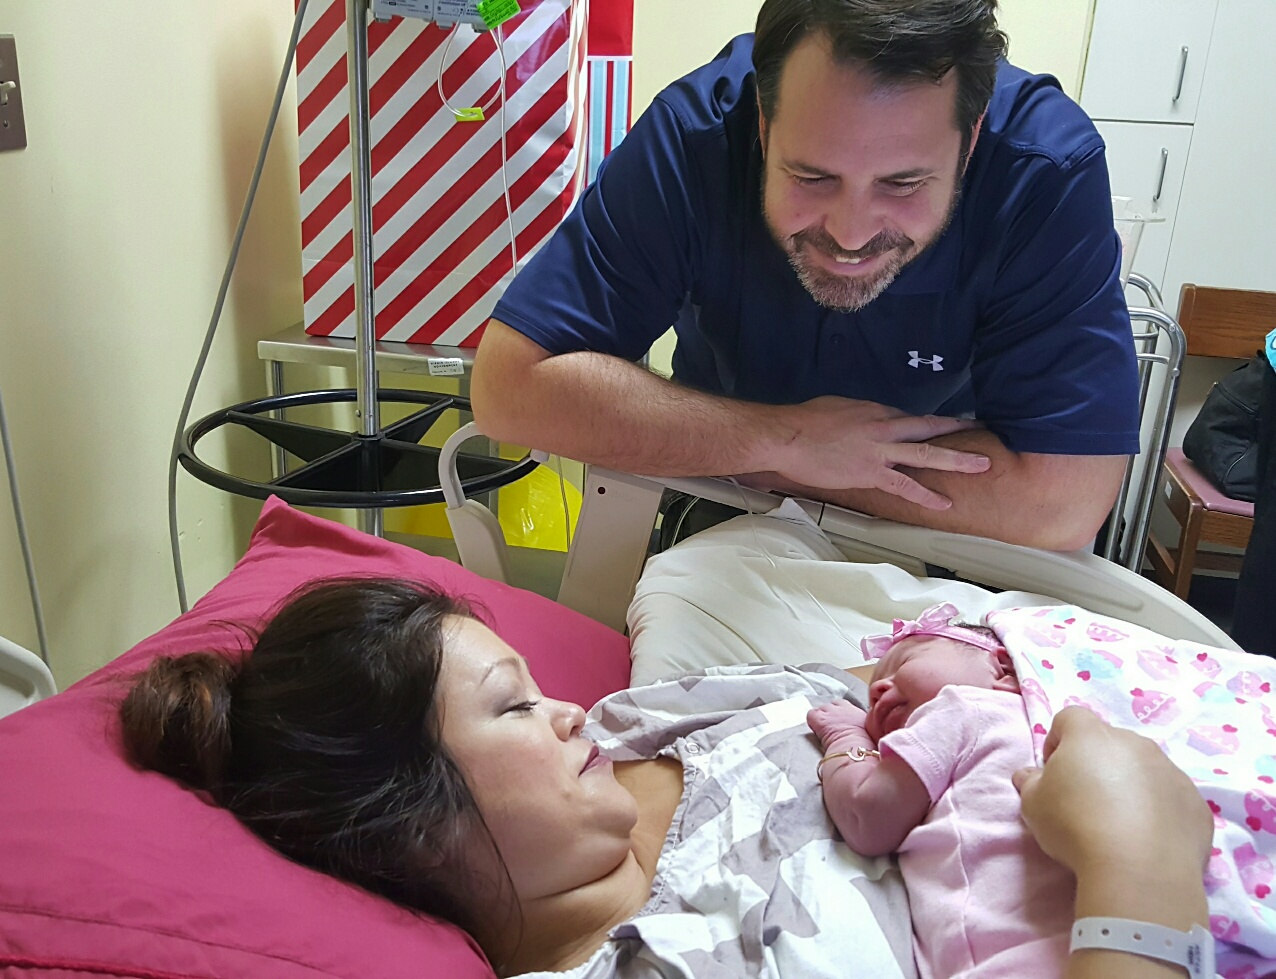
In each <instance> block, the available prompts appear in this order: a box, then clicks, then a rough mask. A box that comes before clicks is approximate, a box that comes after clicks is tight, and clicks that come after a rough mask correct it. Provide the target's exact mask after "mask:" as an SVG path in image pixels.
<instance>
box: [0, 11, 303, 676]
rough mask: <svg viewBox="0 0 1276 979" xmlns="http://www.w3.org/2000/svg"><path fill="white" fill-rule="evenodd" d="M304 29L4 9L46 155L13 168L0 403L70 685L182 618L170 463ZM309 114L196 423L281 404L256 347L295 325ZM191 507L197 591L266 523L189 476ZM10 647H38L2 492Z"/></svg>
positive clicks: (183, 17) (276, 183)
mask: <svg viewBox="0 0 1276 979" xmlns="http://www.w3.org/2000/svg"><path fill="white" fill-rule="evenodd" d="M291 19H292V15H291V4H290V3H289V2H288V0H269V2H262V0H218V2H216V3H209V2H198V3H195V2H182V3H158V4H157V3H151V2H142V0H111V2H110V3H100V2H96V0H68V2H66V3H61V4H49V3H31V2H29V0H0V32H2V33H9V34H13V35H14V36H15V37H16V39H17V44H18V56H19V62H20V66H21V71H22V82H23V90H24V101H25V105H26V117H27V131H28V138H29V142H30V145H29V147H28V148H27V149H26V150H23V151H19V152H10V153H0V216H2V217H0V221H2V222H3V223H2V224H0V228H2V229H3V230H2V231H0V390H2V391H3V394H4V399H5V405H6V408H7V410H8V414H9V422H10V428H11V430H12V434H13V439H14V443H15V445H14V450H15V451H14V455H15V457H16V464H17V469H18V474H19V482H20V485H21V489H22V494H23V503H24V506H25V509H26V512H27V521H28V524H29V530H30V534H31V543H32V547H33V549H34V552H35V561H36V567H37V572H38V576H39V580H40V585H41V589H42V593H43V600H44V607H45V614H46V618H47V620H48V628H49V634H50V640H51V645H52V648H53V656H52V659H53V667H54V673H55V675H56V677H57V678H58V681H59V684H60V685H65V684H66V683H67V682H69V681H71V680H73V679H76V678H78V677H79V676H81V675H83V674H84V673H86V672H88V671H89V670H91V669H93V668H94V667H96V666H97V665H99V664H101V663H103V662H106V661H107V660H109V659H110V658H112V657H113V656H114V655H115V654H117V653H119V652H122V651H123V650H124V649H125V648H126V647H127V646H128V645H130V644H131V643H132V642H134V641H136V640H138V639H140V638H142V637H144V636H145V635H147V634H149V633H150V632H152V631H154V630H155V629H157V628H159V627H160V626H162V625H163V624H164V623H165V622H167V621H168V620H169V619H171V618H172V617H173V616H175V615H176V614H177V611H178V608H177V600H176V590H175V587H174V585H173V577H172V572H171V565H170V561H169V556H168V545H167V524H166V516H165V482H166V468H167V458H168V448H169V443H170V440H171V438H172V430H173V426H174V424H175V421H176V417H177V412H178V408H179V406H180V404H181V400H182V397H183V395H184V393H185V387H186V384H187V381H188V378H189V374H190V370H191V368H192V366H193V365H194V361H195V357H196V354H197V352H198V349H199V345H200V342H201V340H202V337H203V333H204V329H205V327H206V325H207V322H208V316H209V312H210V310H211V308H212V303H213V300H214V297H215V295H216V291H217V286H218V283H219V280H220V277H221V271H222V266H223V263H224V261H225V256H226V252H227V248H228V246H229V239H230V235H231V233H232V231H233V228H234V224H235V221H236V220H237V218H238V213H239V208H240V205H241V203H242V199H243V194H244V192H245V189H246V187H247V183H248V177H249V174H250V172H251V166H252V162H253V159H254V157H255V154H256V149H257V144H258V140H259V139H260V135H261V129H262V126H263V124H264V122H265V118H266V113H267V110H268V108H269V102H270V98H271V95H272V94H273V90H274V86H275V81H276V79H277V76H278V72H279V68H280V64H281V61H282V57H283V52H284V49H285V46H286V41H287V35H288V29H289V27H290V26H291ZM295 118H296V115H295V105H293V104H292V103H291V102H290V104H289V105H288V106H287V107H286V109H285V115H284V121H283V124H282V125H281V127H280V128H281V133H280V135H281V136H282V137H283V138H282V139H279V140H277V142H276V146H275V148H274V149H273V150H272V154H271V157H272V159H271V164H270V167H269V169H268V171H267V173H266V175H265V179H264V182H263V186H262V195H261V200H260V205H259V207H258V209H257V213H256V214H255V215H254V217H253V222H252V225H251V227H250V231H249V235H248V238H247V241H246V245H245V250H244V253H243V261H242V263H241V264H242V268H241V270H240V272H239V274H238V276H237V281H236V284H235V286H234V287H233V289H232V292H231V296H230V299H229V302H228V305H227V310H226V315H225V318H224V321H223V326H222V330H221V333H220V335H219V337H218V341H217V344H216V346H215V347H214V350H213V355H212V359H211V360H210V363H209V370H208V373H207V375H206V378H205V381H204V382H203V384H202V386H201V388H200V391H199V396H198V398H197V400H196V406H195V410H196V413H197V414H202V413H206V412H208V411H211V410H213V409H215V408H218V407H221V406H224V405H226V404H230V403H233V402H234V401H236V400H239V399H242V398H245V397H252V396H255V395H258V394H261V393H264V386H265V384H264V375H263V372H262V369H261V367H260V366H259V363H258V361H257V360H256V357H255V353H254V349H255V348H254V341H255V339H256V338H258V337H261V336H265V335H268V334H270V333H272V332H276V331H277V330H279V329H281V328H282V327H284V326H286V325H287V324H289V323H291V322H295V321H296V320H297V319H299V318H300V303H301V295H300V255H299V249H300V241H299V239H300V233H299V230H298V218H297V176H296V135H295V133H296V122H295ZM257 461H259V460H256V459H253V460H247V461H246V462H245V464H246V465H247V466H248V467H249V468H251V467H252V466H253V465H254V463H255V462H257ZM179 499H180V501H181V510H180V513H181V526H182V529H183V532H184V542H185V543H184V546H185V557H186V567H187V577H188V588H189V590H190V593H191V596H192V598H194V597H197V596H198V595H200V594H201V593H202V592H203V591H205V590H206V589H207V588H208V587H209V586H210V585H211V584H212V583H213V582H214V581H216V580H217V579H218V578H220V577H221V576H222V575H224V574H225V573H226V571H228V570H229V569H230V566H231V564H232V562H233V560H234V558H235V557H236V555H237V554H238V553H240V551H241V550H242V548H243V546H244V543H245V540H246V537H245V532H246V530H247V528H248V527H250V526H251V520H252V517H253V516H254V515H255V513H256V511H257V509H258V507H257V505H255V504H252V503H250V502H248V501H241V500H239V499H237V498H233V497H230V496H228V495H226V494H224V493H221V492H219V491H217V490H213V489H211V488H207V487H204V486H203V485H202V484H199V483H196V482H194V481H193V480H191V479H189V478H187V477H185V475H184V474H183V476H182V478H181V483H180V495H179ZM0 634H5V635H7V636H9V637H10V638H12V639H14V640H15V641H17V642H20V643H22V644H23V645H26V646H28V647H30V648H32V649H34V648H35V645H36V636H35V628H34V625H33V622H32V619H31V614H30V606H29V602H28V598H27V592H26V581H25V577H24V575H23V573H22V563H21V558H20V553H19V551H18V547H17V543H16V534H15V532H14V525H13V519H12V516H11V511H10V508H9V505H8V494H7V492H5V493H2V494H0Z"/></svg>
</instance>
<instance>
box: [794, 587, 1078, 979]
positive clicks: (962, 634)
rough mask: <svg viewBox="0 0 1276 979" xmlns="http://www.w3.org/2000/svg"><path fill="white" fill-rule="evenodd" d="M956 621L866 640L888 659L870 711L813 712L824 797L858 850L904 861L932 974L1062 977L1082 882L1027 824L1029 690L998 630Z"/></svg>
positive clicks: (920, 949) (833, 708)
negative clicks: (1024, 776)
mask: <svg viewBox="0 0 1276 979" xmlns="http://www.w3.org/2000/svg"><path fill="white" fill-rule="evenodd" d="M956 613H957V610H956V609H955V608H954V607H953V606H951V605H943V606H938V607H937V608H933V609H930V610H928V611H927V612H926V613H925V614H923V616H922V617H921V619H919V620H918V621H916V622H902V621H897V622H896V623H895V631H894V633H893V634H892V635H890V636H880V637H873V638H869V639H865V640H864V642H863V648H864V652H865V655H866V656H867V657H868V658H870V659H872V658H875V657H880V660H879V661H878V663H877V667H876V669H875V670H874V672H873V680H872V683H871V684H870V686H869V711H868V713H867V714H865V713H864V711H862V710H860V709H859V708H858V707H856V706H854V705H853V704H851V703H849V702H847V701H836V702H834V703H830V704H825V705H824V706H822V707H817V708H815V709H814V710H812V711H811V712H810V714H809V715H808V716H807V721H808V723H809V724H810V725H811V729H812V730H813V731H814V732H815V733H816V734H817V735H818V736H819V738H820V741H821V742H822V743H823V745H824V751H825V756H824V759H823V760H822V761H821V762H820V776H821V779H822V781H823V784H824V802H825V805H826V807H827V808H828V811H829V814H830V816H831V817H832V819H833V822H834V823H835V824H836V825H837V828H838V830H839V831H840V832H841V833H842V836H843V838H844V839H845V840H846V842H847V843H849V844H850V846H851V847H852V848H853V849H855V850H857V851H859V852H860V853H863V854H866V855H878V854H886V853H893V852H897V853H898V854H899V865H900V870H901V872H902V873H903V875H904V883H905V885H906V886H907V888H908V893H909V901H910V905H911V909H912V916H913V934H914V946H915V951H916V954H917V965H918V969H919V971H920V973H921V975H922V977H923V979H929V977H932V976H934V977H940V976H942V977H952V976H958V975H962V976H980V977H988V976H1007V977H1010V976H1014V977H1022V976H1038V977H1041V976H1050V975H1061V974H1062V971H1063V965H1064V963H1065V962H1066V960H1067V957H1068V939H1069V934H1068V932H1069V928H1070V927H1071V924H1072V906H1073V898H1074V882H1073V879H1072V875H1071V874H1069V873H1068V871H1067V870H1066V869H1064V868H1063V867H1062V866H1061V865H1059V864H1057V863H1055V862H1054V861H1053V860H1051V859H1050V858H1049V857H1047V856H1046V855H1045V854H1044V853H1043V852H1042V851H1041V849H1040V847H1038V846H1037V844H1036V842H1035V841H1034V840H1033V839H1032V837H1031V836H1030V835H1029V834H1028V832H1027V831H1026V830H1025V829H1024V828H1023V827H1022V824H1021V822H1020V819H1019V795H1018V793H1017V792H1016V791H1015V788H1014V785H1013V784H1012V782H1011V775H1012V774H1013V773H1014V772H1015V771H1016V770H1017V769H1020V768H1025V767H1030V766H1032V765H1035V764H1036V762H1035V759H1034V757H1033V749H1032V739H1031V736H1030V726H1029V723H1028V717H1027V713H1026V712H1025V710H1024V702H1023V698H1022V697H1021V696H1020V695H1019V682H1018V680H1017V679H1016V677H1015V674H1014V669H1013V666H1012V663H1011V659H1010V656H1009V654H1008V653H1007V652H1006V649H1005V647H1003V646H1002V645H1001V643H1000V642H999V641H998V639H997V637H996V635H995V634H994V633H993V632H992V630H990V629H987V628H983V627H980V626H974V627H972V626H966V625H960V624H954V616H955V615H956ZM879 753H880V754H879ZM1008 826H1009V827H1016V826H1017V827H1018V831H1015V830H1013V829H1008Z"/></svg>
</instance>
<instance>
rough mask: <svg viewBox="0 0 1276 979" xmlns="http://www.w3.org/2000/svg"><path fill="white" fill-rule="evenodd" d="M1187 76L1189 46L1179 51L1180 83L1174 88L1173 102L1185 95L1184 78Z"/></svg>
mask: <svg viewBox="0 0 1276 979" xmlns="http://www.w3.org/2000/svg"><path fill="white" fill-rule="evenodd" d="M1186 76H1187V47H1186V46H1184V48H1183V50H1182V51H1181V52H1179V83H1178V85H1176V86H1175V88H1174V98H1172V99H1171V100H1170V101H1171V102H1177V101H1178V100H1179V99H1180V98H1182V97H1183V79H1184V78H1185V77H1186Z"/></svg>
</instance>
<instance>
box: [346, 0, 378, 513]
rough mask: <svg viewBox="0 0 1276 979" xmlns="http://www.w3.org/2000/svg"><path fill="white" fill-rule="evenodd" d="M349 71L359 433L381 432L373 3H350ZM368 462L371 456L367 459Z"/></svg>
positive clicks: (349, 0)
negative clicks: (374, 203)
mask: <svg viewBox="0 0 1276 979" xmlns="http://www.w3.org/2000/svg"><path fill="white" fill-rule="evenodd" d="M346 70H347V74H348V76H349V82H350V84H349V88H350V200H351V203H352V205H353V211H352V213H353V216H354V322H355V391H356V392H357V404H358V408H357V409H356V415H357V417H358V419H359V434H360V435H361V436H362V437H364V438H373V437H376V436H377V435H378V433H379V432H380V430H381V417H380V414H381V413H380V406H379V405H378V403H377V365H376V358H375V354H374V351H375V347H376V342H377V334H376V295H375V286H376V280H375V277H374V271H373V267H372V262H373V257H374V253H373V250H372V249H373V242H372V140H371V136H370V133H369V130H370V126H369V119H370V117H371V108H370V103H369V101H368V0H346ZM365 458H366V457H365ZM359 529H360V530H362V531H364V532H365V533H369V534H375V535H376V536H377V537H383V536H385V511H383V510H381V509H379V508H376V509H366V510H360V511H359Z"/></svg>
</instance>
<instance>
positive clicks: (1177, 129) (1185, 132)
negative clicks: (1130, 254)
mask: <svg viewBox="0 0 1276 979" xmlns="http://www.w3.org/2000/svg"><path fill="white" fill-rule="evenodd" d="M1095 126H1097V127H1098V130H1099V134H1100V135H1101V136H1102V137H1103V141H1104V142H1105V143H1107V147H1108V151H1107V157H1108V175H1109V177H1110V179H1111V182H1112V193H1114V194H1119V195H1120V196H1122V197H1131V198H1133V199H1135V200H1137V201H1140V202H1150V204H1151V207H1150V208H1149V210H1150V212H1151V213H1153V214H1155V215H1156V216H1157V217H1160V218H1164V221H1162V222H1160V223H1153V224H1149V225H1147V226H1146V227H1145V228H1144V229H1143V237H1142V239H1141V240H1140V242H1139V248H1138V252H1137V253H1136V254H1135V257H1134V271H1136V272H1139V273H1141V274H1143V275H1145V276H1147V277H1148V278H1149V279H1151V280H1152V281H1153V282H1155V283H1157V284H1158V285H1159V284H1160V283H1161V282H1162V280H1163V279H1164V277H1165V265H1166V262H1167V260H1168V259H1169V256H1170V242H1171V240H1172V238H1173V234H1174V227H1175V218H1176V216H1177V211H1178V200H1179V192H1180V191H1181V189H1182V187H1183V174H1184V172H1185V171H1186V170H1187V157H1188V150H1189V149H1190V148H1191V146H1192V127H1191V126H1167V125H1164V124H1161V123H1148V122H1104V121H1102V120H1099V121H1096V122H1095Z"/></svg>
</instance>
